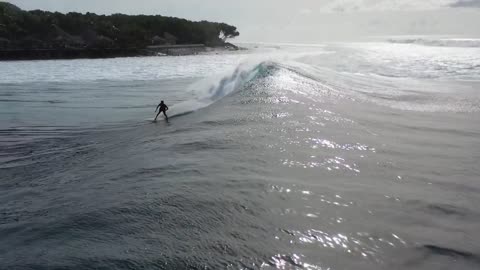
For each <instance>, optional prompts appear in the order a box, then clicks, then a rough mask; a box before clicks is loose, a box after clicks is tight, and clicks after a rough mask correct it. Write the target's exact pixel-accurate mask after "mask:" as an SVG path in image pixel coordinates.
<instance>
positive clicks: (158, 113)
mask: <svg viewBox="0 0 480 270" xmlns="http://www.w3.org/2000/svg"><path fill="white" fill-rule="evenodd" d="M160 113H161V112H158V113H157V116H155V120H153V121H157V118H158V116H159V115H160Z"/></svg>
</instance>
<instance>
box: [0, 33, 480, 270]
mask: <svg viewBox="0 0 480 270" xmlns="http://www.w3.org/2000/svg"><path fill="white" fill-rule="evenodd" d="M477 43H478V42H477ZM477 43H475V40H459V39H455V40H451V41H449V40H445V39H442V40H439V41H436V42H433V41H431V40H429V42H422V40H421V39H420V40H419V39H417V40H413V41H412V40H403V41H398V40H395V41H391V42H370V43H337V44H333V43H332V44H321V45H317V46H307V45H302V46H301V45H285V44H284V45H281V44H280V45H265V44H263V45H249V46H250V47H251V48H250V50H248V51H240V52H237V53H231V54H227V53H222V54H209V55H197V56H181V57H150V58H141V57H139V58H117V59H105V60H66V61H19V62H1V63H0V269H432V270H433V269H435V270H437V269H479V268H480V210H479V208H478V205H480V195H479V194H480V166H479V165H480V164H479V160H480V47H479V46H477V45H475V44H477ZM465 44H466V45H465ZM472 44H473V45H472ZM161 99H163V100H165V102H166V104H167V105H169V107H170V110H169V111H168V113H169V115H170V118H171V119H170V122H169V123H167V122H166V121H164V120H163V118H162V117H160V118H161V119H160V120H159V121H157V122H156V123H154V122H152V121H151V120H152V119H153V117H154V109H155V106H156V105H157V104H158V102H159V101H160V100H161Z"/></svg>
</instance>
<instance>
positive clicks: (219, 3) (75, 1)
mask: <svg viewBox="0 0 480 270" xmlns="http://www.w3.org/2000/svg"><path fill="white" fill-rule="evenodd" d="M8 2H10V3H12V4H15V5H17V6H19V7H20V8H22V9H26V10H32V9H43V10H49V11H59V12H69V11H77V12H94V13H100V14H112V13H125V14H160V15H165V16H175V17H182V18H186V19H190V20H209V21H219V22H226V23H229V24H232V25H235V26H237V27H238V29H239V31H240V34H241V35H240V37H239V38H238V41H245V42H250V41H251V42H293V43H315V42H322V41H338V40H356V39H365V38H371V37H378V36H392V35H448V36H458V37H480V27H479V25H480V0H241V1H238V0H237V1H231V0H10V1H8Z"/></svg>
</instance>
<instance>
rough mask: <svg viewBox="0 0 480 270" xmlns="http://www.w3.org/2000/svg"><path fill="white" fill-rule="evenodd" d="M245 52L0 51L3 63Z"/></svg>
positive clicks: (184, 48) (188, 47)
mask: <svg viewBox="0 0 480 270" xmlns="http://www.w3.org/2000/svg"><path fill="white" fill-rule="evenodd" d="M239 50H245V49H244V48H239V47H237V46H235V45H233V44H228V45H226V46H218V47H207V46H205V45H203V44H184V45H171V46H152V47H147V48H111V49H77V48H71V49H31V50H28V49H27V50H26V49H12V50H0V62H2V61H29V60H74V59H108V58H118V57H145V56H152V57H158V56H184V55H198V54H204V53H209V52H219V51H221V52H228V51H239Z"/></svg>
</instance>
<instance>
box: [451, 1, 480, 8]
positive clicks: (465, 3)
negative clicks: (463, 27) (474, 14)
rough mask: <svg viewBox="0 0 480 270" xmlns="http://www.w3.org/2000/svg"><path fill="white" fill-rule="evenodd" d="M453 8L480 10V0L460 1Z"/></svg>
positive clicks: (452, 5)
mask: <svg viewBox="0 0 480 270" xmlns="http://www.w3.org/2000/svg"><path fill="white" fill-rule="evenodd" d="M450 6H451V7H466V8H480V0H458V1H456V2H455V3H452V4H451V5H450Z"/></svg>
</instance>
